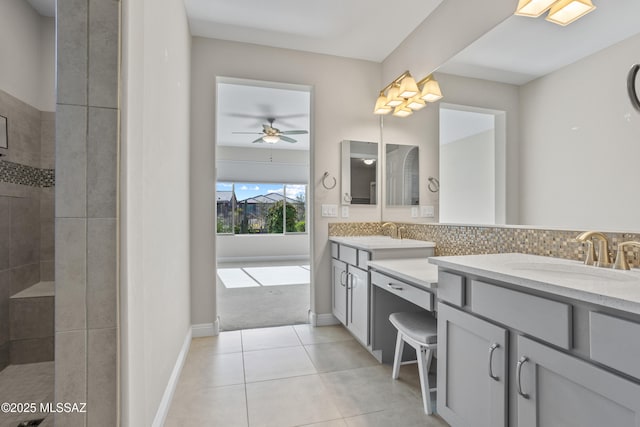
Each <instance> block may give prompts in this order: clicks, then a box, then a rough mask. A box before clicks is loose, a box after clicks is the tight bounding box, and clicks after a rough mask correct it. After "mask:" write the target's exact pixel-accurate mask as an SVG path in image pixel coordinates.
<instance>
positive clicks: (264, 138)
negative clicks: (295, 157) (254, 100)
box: [232, 117, 309, 144]
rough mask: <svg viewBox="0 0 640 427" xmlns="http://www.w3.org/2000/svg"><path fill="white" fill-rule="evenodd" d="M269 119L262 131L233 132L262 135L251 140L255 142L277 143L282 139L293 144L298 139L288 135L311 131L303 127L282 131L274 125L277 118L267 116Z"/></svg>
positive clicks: (303, 133)
mask: <svg viewBox="0 0 640 427" xmlns="http://www.w3.org/2000/svg"><path fill="white" fill-rule="evenodd" d="M267 121H268V122H269V124H263V125H262V132H232V133H233V134H236V135H237V134H243V135H261V136H260V137H259V138H257V139H256V140H254V141H251V142H252V143H254V144H255V143H261V142H266V143H267V144H276V143H278V142H280V141H285V142H290V143H292V144H293V143H296V142H298V141H297V140H295V139H293V138H290V137H288V136H286V135H306V134H308V133H309V131H308V130H302V129H298V130H285V131H282V130H280V129H278V128H275V127H273V122H275V121H276V119H274V118H271V117H269V118H267Z"/></svg>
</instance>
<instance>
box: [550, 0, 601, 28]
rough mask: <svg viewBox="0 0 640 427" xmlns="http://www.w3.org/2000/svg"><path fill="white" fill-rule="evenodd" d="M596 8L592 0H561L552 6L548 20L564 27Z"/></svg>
mask: <svg viewBox="0 0 640 427" xmlns="http://www.w3.org/2000/svg"><path fill="white" fill-rule="evenodd" d="M595 8H596V7H595V6H594V5H593V3H591V0H559V1H557V2H556V3H554V4H553V6H551V10H550V11H549V14H548V15H547V17H546V20H547V21H549V22H553V23H554V24H558V25H562V26H563V27H564V26H565V25H569V24H571V23H572V22H573V21H575V20H577V19H580V18H582V17H583V16H584V15H586V14H587V13H589V12H591V11H592V10H594V9H595Z"/></svg>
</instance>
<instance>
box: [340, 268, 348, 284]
mask: <svg viewBox="0 0 640 427" xmlns="http://www.w3.org/2000/svg"><path fill="white" fill-rule="evenodd" d="M346 275H347V272H346V271H344V270H342V271H341V272H340V284H341V285H342V286H347V281H346V280H345V278H346Z"/></svg>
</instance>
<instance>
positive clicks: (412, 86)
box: [399, 74, 420, 98]
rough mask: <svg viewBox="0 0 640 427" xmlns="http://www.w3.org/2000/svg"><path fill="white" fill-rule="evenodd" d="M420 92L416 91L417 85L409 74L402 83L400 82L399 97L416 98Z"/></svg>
mask: <svg viewBox="0 0 640 427" xmlns="http://www.w3.org/2000/svg"><path fill="white" fill-rule="evenodd" d="M418 92H420V89H418V85H417V84H416V81H415V79H414V78H413V77H411V74H408V75H406V76H405V77H404V78H403V79H402V81H400V90H399V93H400V95H399V96H400V97H401V98H411V97H412V96H416V95H417V94H418Z"/></svg>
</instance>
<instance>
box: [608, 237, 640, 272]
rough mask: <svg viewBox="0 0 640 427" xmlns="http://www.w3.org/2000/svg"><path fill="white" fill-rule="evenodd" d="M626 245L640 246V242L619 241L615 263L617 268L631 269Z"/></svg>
mask: <svg viewBox="0 0 640 427" xmlns="http://www.w3.org/2000/svg"><path fill="white" fill-rule="evenodd" d="M625 246H635V247H637V248H640V242H633V241H630V242H622V243H618V253H617V254H616V262H615V263H614V264H613V268H615V269H616V270H629V269H630V268H629V263H628V262H627V257H626V256H625V254H624V248H625Z"/></svg>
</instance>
